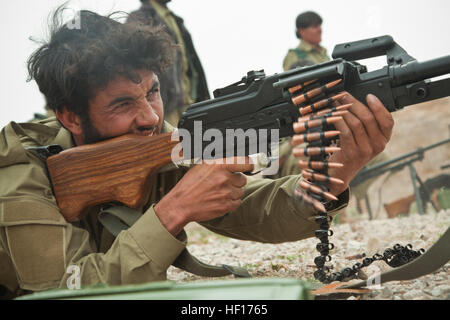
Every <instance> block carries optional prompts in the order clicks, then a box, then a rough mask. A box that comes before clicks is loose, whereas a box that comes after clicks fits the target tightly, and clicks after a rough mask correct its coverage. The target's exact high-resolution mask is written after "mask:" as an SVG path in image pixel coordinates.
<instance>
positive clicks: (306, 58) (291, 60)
mask: <svg viewBox="0 0 450 320" xmlns="http://www.w3.org/2000/svg"><path fill="white" fill-rule="evenodd" d="M295 26H296V30H295V35H296V36H297V38H299V39H300V44H299V45H298V47H297V48H295V49H290V50H289V51H288V53H287V54H286V57H285V58H284V60H283V69H284V71H287V70H290V69H293V68H295V67H304V66H311V65H314V64H318V63H322V62H327V61H330V60H331V59H330V57H329V56H328V54H327V50H326V49H325V48H324V47H322V46H321V45H320V42H321V41H322V18H321V17H320V16H319V15H318V14H317V13H315V12H312V11H307V12H303V13H301V14H299V15H298V16H297V19H296V20H295Z"/></svg>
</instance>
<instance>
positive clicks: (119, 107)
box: [116, 101, 131, 109]
mask: <svg viewBox="0 0 450 320" xmlns="http://www.w3.org/2000/svg"><path fill="white" fill-rule="evenodd" d="M130 104H131V103H130V102H129V101H126V102H122V103H121V104H118V105H117V106H116V109H122V108H125V107H128V106H129V105H130Z"/></svg>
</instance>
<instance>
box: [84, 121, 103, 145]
mask: <svg viewBox="0 0 450 320" xmlns="http://www.w3.org/2000/svg"><path fill="white" fill-rule="evenodd" d="M81 128H82V130H83V143H85V144H91V143H96V142H100V141H102V140H105V138H103V137H102V135H101V134H100V132H98V130H97V129H96V128H95V127H94V126H93V125H92V123H91V121H90V119H89V117H87V119H83V120H82V121H81Z"/></svg>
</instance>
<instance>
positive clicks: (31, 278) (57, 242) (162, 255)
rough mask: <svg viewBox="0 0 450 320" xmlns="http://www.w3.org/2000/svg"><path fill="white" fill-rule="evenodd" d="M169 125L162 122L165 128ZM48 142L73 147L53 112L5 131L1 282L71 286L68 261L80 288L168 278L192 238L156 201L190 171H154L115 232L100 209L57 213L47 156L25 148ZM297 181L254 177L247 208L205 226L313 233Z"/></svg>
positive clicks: (0, 147)
mask: <svg viewBox="0 0 450 320" xmlns="http://www.w3.org/2000/svg"><path fill="white" fill-rule="evenodd" d="M169 130H171V128H170V127H169V125H168V124H167V123H165V125H164V131H169ZM49 144H59V145H60V146H62V147H63V148H64V149H67V148H71V147H73V146H74V145H73V141H72V137H71V135H70V133H69V132H68V131H67V130H66V129H64V128H62V127H61V126H60V124H59V123H58V121H57V120H56V118H49V119H46V120H43V121H41V122H40V123H23V124H17V123H14V122H11V123H10V124H9V125H7V126H6V127H5V128H3V130H2V131H1V133H0V177H1V180H0V285H2V286H3V287H6V288H8V289H9V290H10V291H11V292H15V293H16V295H17V294H20V292H21V290H29V291H42V290H47V289H50V288H56V287H62V288H66V283H67V280H68V279H69V278H70V276H71V275H73V271H71V272H70V273H67V270H68V268H69V267H71V266H78V267H79V269H80V271H81V272H80V276H81V285H82V286H86V285H92V284H96V283H108V284H110V285H119V284H136V283H144V282H149V281H157V280H165V279H166V271H167V269H168V267H169V266H170V265H171V264H172V263H173V262H174V260H175V258H176V257H177V256H178V255H179V254H180V252H181V251H182V250H183V249H184V248H185V246H186V243H187V239H186V233H185V232H184V231H183V232H182V233H180V235H179V236H178V237H173V236H172V235H171V234H170V233H169V232H168V231H167V230H166V229H165V228H164V227H163V226H162V224H161V223H160V221H159V219H158V217H157V216H156V214H155V212H154V209H153V206H154V204H155V203H156V202H158V201H159V199H161V198H162V197H163V196H164V195H165V194H166V193H167V192H168V191H169V190H170V189H171V188H172V187H173V186H174V185H175V184H176V183H177V181H179V180H180V179H181V177H182V176H183V174H184V173H185V172H186V171H187V170H188V169H187V168H182V167H178V168H176V167H174V169H173V170H169V171H167V170H166V171H164V172H159V173H158V174H157V175H156V176H154V177H153V188H152V191H151V197H150V198H151V201H150V203H149V204H148V205H147V206H146V207H145V208H144V209H143V215H142V217H141V218H140V219H139V220H138V221H137V222H136V223H135V224H134V225H133V226H132V227H131V228H129V229H128V230H126V231H122V232H121V233H120V234H119V235H118V236H117V238H114V237H113V236H112V235H111V234H110V233H109V232H108V231H107V230H105V229H103V227H102V225H101V224H100V223H99V222H98V220H97V213H98V208H97V207H94V208H91V209H90V210H89V212H88V213H87V214H86V216H84V218H82V219H81V220H80V221H77V222H74V223H68V222H66V221H65V219H64V218H63V216H62V215H61V214H60V212H59V210H58V207H57V204H56V200H55V198H54V196H53V193H52V190H51V185H50V182H49V180H48V177H47V174H46V169H45V166H44V162H43V161H42V160H41V159H40V158H39V157H37V156H36V155H35V154H34V153H33V152H31V151H27V150H25V149H24V147H29V146H42V145H49ZM299 179H300V176H289V177H284V178H282V179H279V180H269V179H259V180H256V179H250V178H249V181H248V183H247V185H246V187H245V196H244V197H243V202H242V206H241V207H240V208H239V209H237V210H236V211H234V212H230V213H229V214H227V215H225V216H223V217H221V218H217V219H214V220H211V221H208V222H205V223H202V225H203V226H205V227H206V228H208V229H210V230H212V231H214V232H217V233H219V234H221V235H225V236H229V237H234V238H237V239H245V240H253V241H261V242H270V243H280V242H285V241H296V240H300V239H304V238H307V237H311V236H314V230H315V229H317V225H316V223H315V222H314V220H313V217H314V215H315V214H316V212H315V210H314V209H313V208H311V207H310V206H308V205H305V204H302V203H301V202H299V201H294V200H293V199H292V198H291V197H290V194H291V192H292V189H293V188H294V186H295V184H296V182H297V181H298V180H299ZM348 196H349V195H348V191H346V192H345V193H343V194H342V195H341V197H340V201H339V202H337V203H335V204H334V206H333V210H331V212H335V211H336V210H337V209H340V208H342V207H344V206H346V205H347V202H348ZM199 258H201V257H199ZM71 268H72V269H70V268H69V270H73V267H71ZM22 293H23V291H22Z"/></svg>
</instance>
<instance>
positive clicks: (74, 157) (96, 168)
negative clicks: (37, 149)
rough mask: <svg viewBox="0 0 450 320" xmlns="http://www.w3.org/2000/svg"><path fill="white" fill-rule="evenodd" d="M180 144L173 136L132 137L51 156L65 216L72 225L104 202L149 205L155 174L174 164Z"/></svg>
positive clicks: (55, 187)
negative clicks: (174, 154) (165, 166)
mask: <svg viewBox="0 0 450 320" xmlns="http://www.w3.org/2000/svg"><path fill="white" fill-rule="evenodd" d="M178 143H179V141H177V140H172V133H164V134H159V135H156V136H151V137H148V136H138V135H131V134H127V135H124V136H120V137H117V138H113V139H110V140H107V141H102V142H99V143H95V144H90V145H83V146H79V147H75V148H71V149H68V150H65V151H62V152H61V153H59V154H57V155H54V156H51V157H49V158H48V159H47V167H48V171H49V175H50V178H51V182H52V185H53V192H54V194H55V197H56V201H57V203H58V206H59V208H60V211H61V213H62V215H63V216H64V218H65V219H66V220H67V221H68V222H72V221H75V220H76V219H77V218H78V216H79V215H80V214H81V213H82V212H84V211H85V210H86V209H88V208H90V207H92V206H94V205H98V204H102V203H107V202H117V201H118V202H121V203H123V204H125V205H127V206H128V207H131V208H135V209H136V208H139V207H140V206H142V205H144V204H145V203H146V202H147V201H148V196H149V194H150V190H151V185H150V181H151V179H150V178H151V176H152V175H153V174H155V173H156V172H157V171H158V169H159V168H161V167H162V166H164V165H166V164H169V163H171V162H172V157H171V155H172V149H173V147H175V146H176V145H177V144H178Z"/></svg>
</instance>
